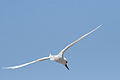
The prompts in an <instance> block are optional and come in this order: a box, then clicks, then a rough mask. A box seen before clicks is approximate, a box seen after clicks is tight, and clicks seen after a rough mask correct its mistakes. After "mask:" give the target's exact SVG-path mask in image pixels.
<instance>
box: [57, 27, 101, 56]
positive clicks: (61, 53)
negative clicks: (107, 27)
mask: <svg viewBox="0 0 120 80" xmlns="http://www.w3.org/2000/svg"><path fill="white" fill-rule="evenodd" d="M101 26H102V25H99V26H98V27H96V28H95V29H93V30H92V31H90V32H88V33H86V34H85V35H83V36H82V37H80V38H79V39H77V40H76V41H74V42H72V43H71V44H69V45H68V46H66V47H65V48H64V49H63V50H62V51H61V52H60V53H59V55H63V54H64V53H65V51H66V50H67V49H68V48H70V47H71V46H73V45H74V44H75V43H77V42H78V41H80V40H81V39H83V38H84V37H86V36H87V35H89V34H91V33H92V32H94V31H96V30H97V29H98V28H99V27H101Z"/></svg>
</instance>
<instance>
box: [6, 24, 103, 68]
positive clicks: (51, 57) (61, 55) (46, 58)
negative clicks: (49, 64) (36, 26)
mask: <svg viewBox="0 0 120 80" xmlns="http://www.w3.org/2000/svg"><path fill="white" fill-rule="evenodd" d="M101 26H102V25H99V26H98V27H96V28H95V29H93V30H92V31H90V32H88V33H86V34H85V35H83V36H82V37H80V38H79V39H77V40H76V41H74V42H72V43H71V44H69V45H68V46H66V47H65V48H64V49H63V50H61V52H60V53H59V54H57V55H56V56H57V57H55V56H52V55H50V56H49V57H44V58H40V59H37V60H35V61H32V62H28V63H25V64H22V65H18V66H13V67H4V69H16V68H20V67H24V66H27V65H29V64H32V63H36V62H39V61H44V60H48V59H50V60H54V61H56V62H59V63H61V64H64V65H65V67H66V68H67V69H69V68H68V66H67V60H66V59H65V58H64V57H63V54H64V53H65V51H66V50H67V49H69V48H70V47H71V46H73V45H74V44H76V43H77V42H79V41H80V40H81V39H83V38H84V37H86V36H87V35H89V34H91V33H92V32H94V31H96V30H97V29H98V28H99V27H101ZM61 57H62V58H61ZM55 58H56V60H55ZM60 58H61V59H60ZM62 61H63V63H62Z"/></svg>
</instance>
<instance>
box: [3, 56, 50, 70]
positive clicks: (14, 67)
mask: <svg viewBox="0 0 120 80" xmlns="http://www.w3.org/2000/svg"><path fill="white" fill-rule="evenodd" d="M47 59H50V57H44V58H41V59H37V60H35V61H32V62H28V63H25V64H21V65H18V66H13V67H4V69H16V68H20V67H23V66H27V65H29V64H32V63H36V62H39V61H43V60H47Z"/></svg>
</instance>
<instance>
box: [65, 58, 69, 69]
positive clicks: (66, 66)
mask: <svg viewBox="0 0 120 80" xmlns="http://www.w3.org/2000/svg"><path fill="white" fill-rule="evenodd" d="M64 60H65V64H64V66H65V67H66V68H67V69H68V70H69V67H68V66H67V63H68V61H67V59H66V58H64Z"/></svg>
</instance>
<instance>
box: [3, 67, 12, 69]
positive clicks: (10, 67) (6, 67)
mask: <svg viewBox="0 0 120 80" xmlns="http://www.w3.org/2000/svg"><path fill="white" fill-rule="evenodd" d="M2 69H14V68H11V67H2Z"/></svg>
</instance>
